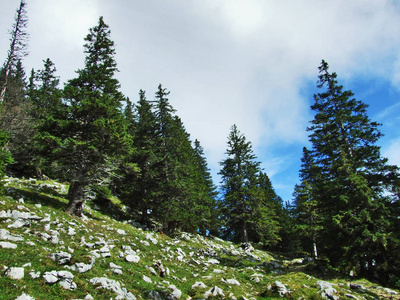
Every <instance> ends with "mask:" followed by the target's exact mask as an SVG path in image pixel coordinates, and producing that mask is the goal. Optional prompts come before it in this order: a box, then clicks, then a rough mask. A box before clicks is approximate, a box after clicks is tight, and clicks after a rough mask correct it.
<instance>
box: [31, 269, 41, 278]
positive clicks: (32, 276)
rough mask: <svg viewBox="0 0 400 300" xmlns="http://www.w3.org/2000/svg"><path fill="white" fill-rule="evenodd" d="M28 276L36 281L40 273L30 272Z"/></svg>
mask: <svg viewBox="0 0 400 300" xmlns="http://www.w3.org/2000/svg"><path fill="white" fill-rule="evenodd" d="M29 275H30V276H31V278H32V279H36V278H39V277H40V271H37V272H36V273H35V272H34V271H33V270H32V271H30V272H29Z"/></svg>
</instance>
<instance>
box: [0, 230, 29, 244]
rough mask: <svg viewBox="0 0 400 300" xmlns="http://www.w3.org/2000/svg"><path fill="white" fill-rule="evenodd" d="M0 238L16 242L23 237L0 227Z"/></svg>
mask: <svg viewBox="0 0 400 300" xmlns="http://www.w3.org/2000/svg"><path fill="white" fill-rule="evenodd" d="M0 240H8V241H12V242H18V241H23V240H24V238H23V237H22V236H20V235H17V234H13V233H10V232H9V231H8V230H7V229H0Z"/></svg>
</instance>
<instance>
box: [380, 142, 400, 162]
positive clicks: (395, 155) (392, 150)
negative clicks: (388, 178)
mask: <svg viewBox="0 0 400 300" xmlns="http://www.w3.org/2000/svg"><path fill="white" fill-rule="evenodd" d="M399 149H400V137H399V138H397V139H393V140H391V142H390V144H389V146H387V147H386V148H384V149H383V151H382V152H383V156H384V157H387V158H388V159H389V163H390V164H393V165H397V166H399V167H400V151H399Z"/></svg>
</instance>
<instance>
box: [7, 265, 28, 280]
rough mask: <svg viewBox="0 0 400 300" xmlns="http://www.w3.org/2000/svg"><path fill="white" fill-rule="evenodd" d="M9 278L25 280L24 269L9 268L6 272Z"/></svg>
mask: <svg viewBox="0 0 400 300" xmlns="http://www.w3.org/2000/svg"><path fill="white" fill-rule="evenodd" d="M6 275H7V277H10V278H12V279H22V278H24V268H20V267H12V268H9V269H8V270H7V272H6Z"/></svg>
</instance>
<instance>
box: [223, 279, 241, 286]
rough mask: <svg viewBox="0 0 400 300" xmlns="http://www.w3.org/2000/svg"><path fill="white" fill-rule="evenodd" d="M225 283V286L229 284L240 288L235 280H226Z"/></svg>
mask: <svg viewBox="0 0 400 300" xmlns="http://www.w3.org/2000/svg"><path fill="white" fill-rule="evenodd" d="M226 283H227V284H231V285H237V286H240V282H239V281H237V280H236V279H227V280H226Z"/></svg>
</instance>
